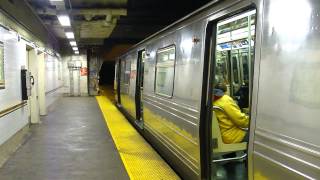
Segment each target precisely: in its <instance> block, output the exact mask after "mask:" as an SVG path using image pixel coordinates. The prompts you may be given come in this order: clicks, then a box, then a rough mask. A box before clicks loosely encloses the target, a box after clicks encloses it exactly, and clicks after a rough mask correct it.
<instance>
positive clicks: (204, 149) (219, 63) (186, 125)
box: [114, 0, 320, 179]
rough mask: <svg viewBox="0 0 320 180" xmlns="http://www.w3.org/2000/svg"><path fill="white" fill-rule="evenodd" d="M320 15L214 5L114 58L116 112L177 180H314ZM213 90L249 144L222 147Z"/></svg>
mask: <svg viewBox="0 0 320 180" xmlns="http://www.w3.org/2000/svg"><path fill="white" fill-rule="evenodd" d="M319 14H320V2H319V1H318V0H295V1H290V0H216V1H213V2H211V3H209V4H207V5H206V6H204V7H202V8H201V9H199V10H197V11H195V12H193V13H192V14H190V15H188V16H186V17H185V18H183V19H181V20H179V21H177V22H175V23H174V24H172V25H170V26H168V27H167V28H165V29H163V30H161V31H160V32H158V33H156V34H154V35H152V36H150V37H149V38H147V39H145V40H144V41H142V42H141V43H139V44H137V45H135V46H134V47H133V48H132V49H131V50H129V51H128V52H127V53H125V54H123V55H122V56H120V57H119V58H118V60H117V63H116V76H115V86H114V87H115V90H116V101H117V105H118V107H119V108H120V109H121V110H122V111H123V112H124V114H125V115H126V116H127V117H128V119H129V120H130V121H131V122H132V123H133V124H134V125H135V126H136V128H137V129H138V130H139V131H140V132H141V134H143V135H144V136H145V137H146V139H148V140H149V141H150V142H151V144H152V145H153V146H154V147H155V148H156V149H157V150H158V151H159V153H160V154H161V155H162V156H163V157H164V158H165V159H166V160H167V161H168V162H169V163H170V165H171V166H172V167H173V168H174V169H175V170H176V171H177V172H178V173H179V174H180V175H181V177H182V178H184V179H285V178H287V179H317V178H320V138H319V130H320V121H319V120H318V117H319V116H320V93H319V92H320V80H319V79H320V59H319V57H320V51H319V49H320V16H319ZM219 82H223V83H225V84H226V86H227V91H226V93H227V94H228V95H229V96H230V97H232V98H233V99H234V101H236V102H237V103H238V106H239V108H240V109H241V110H242V112H243V113H247V114H248V115H249V116H250V126H249V129H248V133H250V138H249V142H248V143H247V142H241V143H234V144H227V143H224V141H223V140H221V132H220V129H219V127H220V126H219V120H218V119H217V117H216V112H217V110H219V108H218V107H215V106H213V105H212V103H213V102H212V101H213V100H212V93H211V92H212V90H213V86H214V84H216V83H219ZM240 91H241V92H242V93H239V92H240ZM246 155H247V156H246Z"/></svg>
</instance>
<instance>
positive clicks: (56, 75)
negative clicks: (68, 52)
mask: <svg viewBox="0 0 320 180" xmlns="http://www.w3.org/2000/svg"><path fill="white" fill-rule="evenodd" d="M45 67H46V70H45V73H46V106H47V107H48V106H50V105H51V104H52V103H53V102H54V101H56V100H57V99H58V98H59V97H61V96H62V93H63V92H62V90H63V88H62V86H63V78H62V61H61V60H59V59H58V58H57V57H53V56H50V55H45Z"/></svg>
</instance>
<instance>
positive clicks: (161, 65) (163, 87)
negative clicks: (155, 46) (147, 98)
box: [155, 46, 175, 97]
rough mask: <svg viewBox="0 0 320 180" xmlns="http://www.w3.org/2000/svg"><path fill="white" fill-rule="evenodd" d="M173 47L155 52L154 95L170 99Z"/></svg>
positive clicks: (172, 79) (172, 75) (172, 77)
mask: <svg viewBox="0 0 320 180" xmlns="http://www.w3.org/2000/svg"><path fill="white" fill-rule="evenodd" d="M174 63H175V46H169V47H166V48H162V49H160V50H158V51H157V62H156V80H155V92H156V94H159V95H162V96H166V97H172V94H173V81H174V67H175V66H174Z"/></svg>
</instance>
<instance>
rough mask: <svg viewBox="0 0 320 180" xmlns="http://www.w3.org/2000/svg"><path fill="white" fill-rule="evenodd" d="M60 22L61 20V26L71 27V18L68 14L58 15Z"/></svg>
mask: <svg viewBox="0 0 320 180" xmlns="http://www.w3.org/2000/svg"><path fill="white" fill-rule="evenodd" d="M58 20H59V22H60V24H61V26H71V24H70V18H69V16H68V15H66V14H63V15H58Z"/></svg>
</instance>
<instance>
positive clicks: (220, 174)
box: [212, 161, 248, 180]
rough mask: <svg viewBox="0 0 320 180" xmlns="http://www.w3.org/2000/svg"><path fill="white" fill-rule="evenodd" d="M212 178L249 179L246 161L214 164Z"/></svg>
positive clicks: (225, 179) (218, 179) (220, 179)
mask: <svg viewBox="0 0 320 180" xmlns="http://www.w3.org/2000/svg"><path fill="white" fill-rule="evenodd" d="M212 179H215V180H238V179H239V180H240V179H241V180H246V179H248V175H247V167H246V162H245V161H244V162H229V163H218V164H213V165H212Z"/></svg>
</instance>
